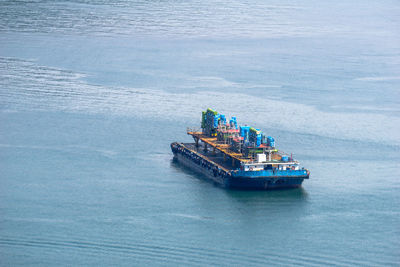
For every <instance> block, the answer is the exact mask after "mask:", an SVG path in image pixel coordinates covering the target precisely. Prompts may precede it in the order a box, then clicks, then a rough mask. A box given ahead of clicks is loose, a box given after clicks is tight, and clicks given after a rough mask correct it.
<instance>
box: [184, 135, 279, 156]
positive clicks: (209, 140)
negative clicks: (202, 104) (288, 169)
mask: <svg viewBox="0 0 400 267" xmlns="http://www.w3.org/2000/svg"><path fill="white" fill-rule="evenodd" d="M187 134H189V135H191V136H193V138H194V139H195V140H196V139H198V140H201V141H202V142H203V143H204V144H207V146H208V147H211V148H212V149H213V150H215V151H219V152H220V153H222V154H225V155H227V156H229V157H230V158H232V159H234V160H237V161H238V162H243V163H251V162H253V161H254V159H253V158H248V157H245V156H244V155H243V154H242V153H238V152H235V151H232V150H231V149H230V145H229V144H223V143H220V142H218V141H217V138H216V137H210V136H207V135H205V134H203V133H202V132H195V131H189V130H188V131H187ZM199 145H200V144H199ZM260 148H261V149H262V147H260ZM266 151H269V152H274V153H271V159H272V160H274V161H280V160H281V158H282V156H281V155H279V153H275V152H277V150H276V149H272V150H268V149H266ZM274 163H276V162H274Z"/></svg>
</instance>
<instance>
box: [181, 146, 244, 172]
mask: <svg viewBox="0 0 400 267" xmlns="http://www.w3.org/2000/svg"><path fill="white" fill-rule="evenodd" d="M183 145H184V146H185V147H186V148H188V149H190V150H192V151H195V152H196V153H198V154H200V155H201V156H203V157H205V158H207V159H208V160H210V161H212V162H214V163H216V164H217V165H219V167H222V169H224V170H225V171H230V170H235V169H237V167H234V166H232V164H231V161H229V160H226V158H224V155H223V154H222V153H220V152H219V153H218V152H216V153H214V152H213V150H212V148H207V150H205V149H204V146H203V145H199V146H198V147H196V144H195V143H183Z"/></svg>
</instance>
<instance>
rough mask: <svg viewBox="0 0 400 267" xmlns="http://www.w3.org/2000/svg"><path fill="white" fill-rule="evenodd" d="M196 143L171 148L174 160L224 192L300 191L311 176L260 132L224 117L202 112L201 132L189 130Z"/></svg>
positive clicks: (210, 110)
mask: <svg viewBox="0 0 400 267" xmlns="http://www.w3.org/2000/svg"><path fill="white" fill-rule="evenodd" d="M187 134H188V135H191V136H192V137H193V139H194V142H193V143H179V142H174V143H172V144H171V150H172V152H173V154H174V159H175V160H176V161H178V162H179V163H180V164H182V165H184V166H186V167H188V168H190V169H192V170H194V171H196V172H199V173H202V174H204V175H205V177H207V179H209V180H210V181H212V182H214V183H215V184H217V185H220V186H222V187H225V188H235V189H249V190H269V189H283V188H297V187H300V186H301V184H302V183H303V181H304V179H309V177H310V172H309V170H307V169H305V168H304V167H300V163H299V162H298V161H297V160H294V159H293V157H292V155H290V156H289V155H287V154H285V153H283V152H282V151H279V150H278V149H277V148H276V146H275V139H274V138H273V137H271V136H267V135H265V134H264V133H263V132H262V131H261V130H260V129H256V128H253V127H250V126H238V123H237V121H236V117H232V118H231V119H230V120H229V121H227V118H226V116H225V115H223V114H219V113H218V112H216V111H214V110H212V109H207V110H206V111H203V112H202V120H201V129H200V128H199V129H194V128H192V129H191V128H188V129H187Z"/></svg>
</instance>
